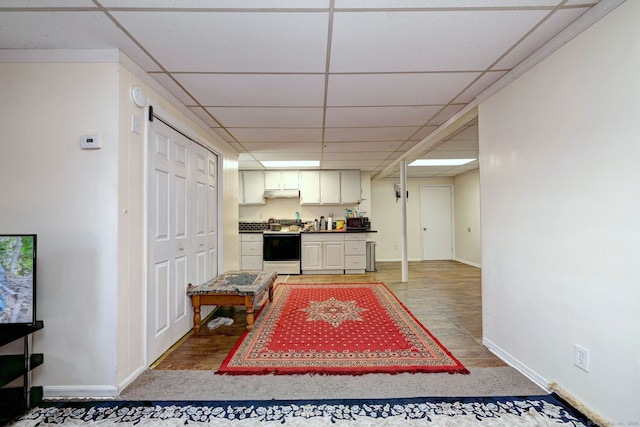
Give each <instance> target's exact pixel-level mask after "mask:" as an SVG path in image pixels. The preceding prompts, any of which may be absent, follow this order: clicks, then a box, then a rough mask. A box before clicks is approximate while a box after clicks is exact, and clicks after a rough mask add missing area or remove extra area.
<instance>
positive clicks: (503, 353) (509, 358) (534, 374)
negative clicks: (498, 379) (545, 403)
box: [482, 338, 551, 392]
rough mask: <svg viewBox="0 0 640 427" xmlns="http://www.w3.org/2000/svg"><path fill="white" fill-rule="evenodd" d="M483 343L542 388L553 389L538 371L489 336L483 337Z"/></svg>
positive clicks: (548, 390)
mask: <svg viewBox="0 0 640 427" xmlns="http://www.w3.org/2000/svg"><path fill="white" fill-rule="evenodd" d="M482 344H483V345H484V346H485V347H487V349H489V351H490V352H492V353H493V354H495V355H496V356H498V357H499V358H500V359H502V360H503V361H504V362H506V363H507V364H508V365H509V366H511V367H512V368H514V369H515V370H517V371H518V372H520V373H521V374H522V375H524V376H525V377H527V378H529V379H530V380H531V381H533V382H534V383H536V384H537V385H538V386H539V387H540V388H542V389H544V390H545V391H546V392H550V391H551V383H550V382H549V381H547V380H546V379H545V378H543V377H542V376H540V375H538V373H537V372H535V371H533V370H532V369H530V368H529V367H528V366H526V365H524V364H522V363H521V362H520V361H519V360H518V359H516V358H515V357H513V356H511V355H510V354H509V353H507V352H506V351H504V350H503V349H502V348H500V347H498V346H497V345H496V344H495V343H493V342H492V341H491V340H489V339H487V338H482Z"/></svg>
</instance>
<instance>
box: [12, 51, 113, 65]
mask: <svg viewBox="0 0 640 427" xmlns="http://www.w3.org/2000/svg"><path fill="white" fill-rule="evenodd" d="M119 61H120V51H119V50H118V49H2V50H0V62H113V63H117V62H119Z"/></svg>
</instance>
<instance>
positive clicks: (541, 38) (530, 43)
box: [493, 7, 588, 69]
mask: <svg viewBox="0 0 640 427" xmlns="http://www.w3.org/2000/svg"><path fill="white" fill-rule="evenodd" d="M587 10H588V8H586V7H585V8H574V9H562V10H559V11H557V12H556V13H554V14H553V15H551V16H550V17H549V18H548V19H547V20H546V21H545V22H543V23H542V25H540V27H538V28H536V29H535V31H534V32H533V33H532V34H530V35H529V36H528V37H527V38H526V39H525V40H524V41H523V42H522V43H520V44H519V45H518V46H516V47H515V48H514V49H513V50H512V51H511V52H509V53H508V54H507V55H506V56H505V57H504V58H502V59H501V60H500V62H498V63H497V64H496V65H495V66H494V67H493V68H496V69H510V68H513V67H515V66H516V65H518V64H519V63H520V62H522V61H523V60H524V59H525V58H526V57H528V56H529V55H531V54H532V53H533V52H535V51H536V50H537V49H539V48H540V47H541V46H542V45H544V44H545V43H546V42H547V41H548V40H549V36H554V35H556V34H558V33H559V32H560V31H562V30H563V29H564V28H565V27H566V26H568V25H569V24H571V23H572V22H573V21H575V20H576V19H578V17H580V16H581V15H583V14H584V13H585V12H586V11H587Z"/></svg>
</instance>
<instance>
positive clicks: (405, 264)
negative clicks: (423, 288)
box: [400, 160, 409, 283]
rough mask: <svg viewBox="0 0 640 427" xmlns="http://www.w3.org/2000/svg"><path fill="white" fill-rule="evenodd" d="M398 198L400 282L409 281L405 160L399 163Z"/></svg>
mask: <svg viewBox="0 0 640 427" xmlns="http://www.w3.org/2000/svg"><path fill="white" fill-rule="evenodd" d="M400 193H401V194H400V200H401V203H402V283H407V282H408V281H409V258H408V257H409V256H408V253H407V162H406V160H403V161H402V162H401V163H400Z"/></svg>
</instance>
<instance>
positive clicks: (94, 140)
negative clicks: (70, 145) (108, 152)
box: [80, 135, 102, 150]
mask: <svg viewBox="0 0 640 427" xmlns="http://www.w3.org/2000/svg"><path fill="white" fill-rule="evenodd" d="M80 147H81V148H86V149H90V150H91V149H94V148H102V141H101V140H100V135H83V136H81V137H80Z"/></svg>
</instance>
